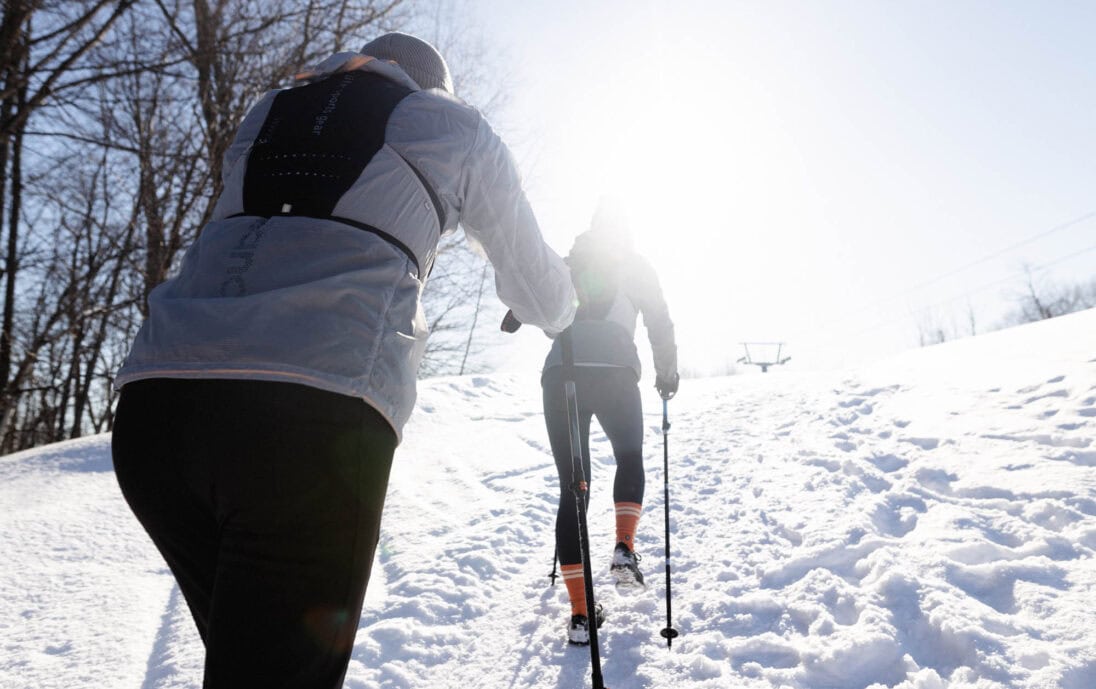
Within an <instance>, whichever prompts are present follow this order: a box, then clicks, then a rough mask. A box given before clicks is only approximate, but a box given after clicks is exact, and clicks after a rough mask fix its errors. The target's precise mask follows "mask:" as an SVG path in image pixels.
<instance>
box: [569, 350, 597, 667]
mask: <svg viewBox="0 0 1096 689" xmlns="http://www.w3.org/2000/svg"><path fill="white" fill-rule="evenodd" d="M560 338H561V340H560V345H561V347H562V349H563V394H564V397H565V398H566V400H567V421H568V426H567V429H568V432H569V435H570V438H571V477H572V480H573V483H572V484H571V490H572V491H573V492H574V494H575V505H576V509H577V510H578V546H579V552H580V553H581V554H582V578H583V583H584V584H585V586H586V620H587V627H588V628H589V631H590V665H591V667H592V672H591V674H592V679H593V682H594V689H605V680H604V679H603V678H602V676H601V657H600V655H599V650H598V643H597V604H596V603H595V602H594V575H593V571H592V570H593V568H592V567H591V565H590V535H589V533H588V531H587V529H586V495H587V492H588V491H587V488H588V486H587V483H586V473H585V471H584V470H583V466H582V436H581V429H580V428H579V422H578V393H577V392H576V391H575V353H574V348H573V345H572V342H571V329H570V328H568V329H566V330H564V331H563V333H562V334H561V335H560Z"/></svg>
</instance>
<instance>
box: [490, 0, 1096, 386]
mask: <svg viewBox="0 0 1096 689" xmlns="http://www.w3.org/2000/svg"><path fill="white" fill-rule="evenodd" d="M479 1H480V6H481V8H480V13H481V15H482V20H483V23H484V27H485V32H486V33H487V35H488V36H490V37H491V40H497V41H498V42H499V43H500V45H501V46H502V47H503V49H504V50H505V51H508V53H509V55H510V56H511V57H512V64H513V67H514V71H515V76H516V81H517V85H518V88H517V90H516V91H515V92H514V94H513V97H512V101H511V107H510V109H509V111H508V112H507V113H506V119H505V121H504V122H502V123H501V125H502V126H501V127H500V128H501V129H503V130H504V131H505V132H506V138H507V140H508V141H509V142H510V143H511V146H512V148H513V149H514V151H515V153H516V155H517V156H518V158H519V161H520V162H521V164H522V166H523V169H524V170H525V172H526V175H527V188H528V192H529V195H530V198H531V200H532V202H533V205H534V208H535V209H536V211H537V213H538V217H539V218H540V220H541V223H542V227H543V230H544V233H545V236H546V237H547V238H548V241H549V242H550V243H551V244H552V245H553V246H554V247H555V248H556V249H557V250H558V251H559V252H560V253H566V252H567V250H568V249H569V247H570V243H571V240H572V239H573V237H574V236H575V234H577V233H578V232H580V231H582V230H584V229H585V228H586V227H587V225H588V223H589V220H590V216H591V215H592V213H593V209H594V207H595V205H596V202H597V199H598V197H599V196H600V195H602V194H605V193H613V194H616V195H618V196H620V197H622V198H624V199H625V200H626V201H627V202H628V205H629V206H630V207H631V213H632V226H633V231H634V232H635V234H636V240H637V244H638V246H639V247H640V249H641V251H642V252H643V253H644V254H645V255H646V256H647V257H648V258H649V259H650V260H651V262H652V263H653V264H654V265H655V267H656V269H657V270H658V271H659V274H660V276H661V278H662V282H663V287H664V290H665V293H666V296H667V299H668V301H669V304H670V309H671V314H672V315H673V316H674V320H675V323H676V324H677V332H678V340H679V350H680V359H681V364H682V366H683V367H685V368H692V369H695V370H704V369H709V370H710V369H712V368H718V367H719V366H720V364H722V363H723V362H725V361H728V360H733V359H735V358H737V357H738V356H739V355H740V351H741V348H740V347H739V346H738V344H737V343H739V342H741V341H760V340H784V341H786V342H787V343H788V345H787V346H788V349H789V352H790V353H791V354H792V355H793V356H794V357H795V362H796V363H797V364H800V365H803V364H808V363H827V364H831V363H842V362H843V363H852V362H853V361H856V360H858V359H860V358H862V357H863V356H864V355H865V354H869V355H870V354H886V353H889V352H892V351H895V350H897V349H902V348H906V347H909V346H912V345H915V344H916V342H917V336H918V322H919V319H920V320H922V321H923V320H924V319H925V318H926V316H925V315H924V314H926V313H929V314H933V315H932V316H931V318H932V319H935V320H936V321H938V322H939V323H940V324H941V325H945V326H947V325H949V324H950V323H952V321H958V322H960V323H963V322H965V321H966V314H967V311H968V304H969V305H970V307H972V308H973V311H974V313H975V316H976V318H977V327H978V328H979V330H984V329H987V328H988V327H989V326H991V325H994V324H995V323H997V322H999V320H1000V318H1001V316H1002V314H1003V312H1004V311H1005V310H1007V308H1008V304H1007V303H1006V300H1008V299H1009V298H1010V295H1013V294H1015V293H1016V292H1017V291H1019V290H1020V289H1022V287H1023V277H1022V276H1023V269H1022V266H1023V264H1024V263H1025V262H1026V263H1028V264H1031V265H1033V266H1037V267H1038V266H1044V265H1047V266H1048V270H1049V271H1051V272H1050V273H1049V275H1050V276H1051V277H1052V278H1053V279H1054V280H1056V281H1058V282H1061V283H1069V282H1075V281H1079V280H1081V279H1090V278H1092V277H1093V276H1096V128H1094V126H1093V123H1094V122H1096V41H1093V40H1092V35H1093V34H1092V31H1093V28H1094V27H1096V4H1094V3H1083V2H1039V3H1034V2H999V1H995V2H988V1H985V2H970V1H967V2H954V3H914V2H905V3H900V2H869V1H867V0H861V1H858V2H806V1H803V2H699V1H685V0H675V1H674V2H661V3H655V2H634V1H632V2H626V1H605V2H580V1H572V0H560V1H553V2H509V1H508V0H479ZM1077 220H1079V222H1073V221H1077ZM1067 223H1072V224H1069V225H1068V226H1066V227H1061V228H1060V229H1057V230H1054V228H1056V227H1059V226H1062V225H1065V224H1067ZM1052 230H1054V231H1052ZM1040 234H1043V235H1045V236H1043V237H1040V238H1038V239H1035V240H1034V241H1030V242H1028V241H1027V240H1029V239H1032V238H1034V237H1037V236H1038V235H1040ZM1021 243H1023V245H1022V246H1016V245H1018V244H1021ZM1013 247H1014V248H1013ZM1006 249H1007V250H1006ZM1086 250H1087V253H1086ZM1071 256H1072V257H1071ZM1067 257H1071V258H1067ZM972 264H974V265H972ZM930 307H931V308H930ZM536 344H537V345H538V347H540V348H541V349H543V347H544V343H543V338H541V339H540V340H538V341H537V342H536ZM541 356H543V353H541Z"/></svg>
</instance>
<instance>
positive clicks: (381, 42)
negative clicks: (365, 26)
mask: <svg viewBox="0 0 1096 689" xmlns="http://www.w3.org/2000/svg"><path fill="white" fill-rule="evenodd" d="M360 52H361V53H362V54H363V55H371V56H373V57H375V58H377V59H379V60H392V61H394V62H395V63H396V64H398V65H399V66H400V67H402V68H403V71H405V72H407V76H409V77H411V78H412V79H414V80H415V83H416V84H418V85H419V88H422V89H445V90H446V91H448V92H449V93H453V79H452V77H450V76H449V66H448V65H446V64H445V58H443V57H442V56H441V53H439V52H438V50H437V48H435V47H434V46H432V45H430V44H429V43H427V42H426V41H424V40H422V39H420V38H415V37H414V36H409V35H408V34H405V33H398V32H394V33H386V34H384V35H383V36H380V37H378V38H374V39H373V40H372V41H369V42H368V43H366V44H365V46H364V47H363V48H362V49H361V51H360Z"/></svg>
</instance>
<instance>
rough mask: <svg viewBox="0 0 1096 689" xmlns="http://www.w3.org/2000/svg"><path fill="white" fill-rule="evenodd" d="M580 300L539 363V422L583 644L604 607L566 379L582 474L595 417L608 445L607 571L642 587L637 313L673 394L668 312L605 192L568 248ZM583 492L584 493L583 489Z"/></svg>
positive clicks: (577, 638)
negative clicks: (585, 519) (592, 600)
mask: <svg viewBox="0 0 1096 689" xmlns="http://www.w3.org/2000/svg"><path fill="white" fill-rule="evenodd" d="M566 260H567V263H568V265H569V266H570V269H571V277H572V280H573V282H574V284H575V287H576V290H577V292H578V299H579V306H578V312H577V313H576V315H575V319H574V323H573V324H572V325H571V326H570V327H569V328H568V329H567V332H566V334H565V335H564V337H559V338H556V339H555V341H554V342H553V344H552V348H551V350H550V351H549V353H548V356H547V358H546V359H545V361H544V369H543V372H542V375H541V385H542V388H543V398H544V421H545V425H546V427H547V430H548V440H549V443H550V445H551V447H552V455H553V457H554V458H555V462H556V470H557V472H558V473H559V491H560V492H559V508H558V511H557V513H556V554H557V555H558V557H559V564H560V571H561V573H562V575H563V582H564V584H566V586H567V593H568V596H569V598H570V599H571V618H570V623H569V626H568V629H567V638H568V641H570V642H571V643H574V644H587V643H589V640H590V621H591V618H593V621H594V623H595V624H597V625H599V626H600V624H601V621H602V620H603V619H604V615H603V612H602V610H601V609H600V606H597V608H595V609H594V610H589V608H588V606H587V601H586V589H585V586H584V584H585V580H584V579H583V565H582V553H581V552H580V549H579V541H578V532H579V523H578V513H577V510H576V507H577V504H576V501H577V499H578V498H577V497H576V494H575V491H574V484H575V482H576V480H577V474H576V467H575V466H573V459H572V449H571V437H570V422H571V420H570V418H569V416H568V412H567V399H566V396H565V394H564V388H563V384H564V381H566V380H573V381H574V383H575V388H576V391H577V397H578V408H577V410H576V411H577V413H578V427H579V438H578V440H579V443H580V449H581V461H582V476H584V477H585V478H586V480H587V482H588V483H592V482H593V476H592V475H591V471H590V424H591V421H592V419H593V417H595V416H596V417H597V419H598V422H599V423H600V424H601V428H602V430H603V431H604V432H605V435H606V437H607V438H608V439H609V442H610V444H611V445H612V448H613V458H614V459H615V461H616V470H615V474H614V477H613V503H614V512H615V518H616V547H615V548H614V549H613V556H612V564H611V565H610V572H611V573H612V575H613V577H614V578H615V579H616V581H617V585H618V586H622V587H627V586H643V574H642V572H641V571H640V569H639V555H638V554H637V553H636V552H635V546H636V543H635V536H636V529H637V526H638V524H639V518H640V514H641V512H642V510H643V494H644V488H645V476H644V470H643V409H642V405H641V401H640V394H639V378H640V361H639V354H638V352H637V350H636V345H635V335H636V321H637V319H638V318H639V316H640V315H642V316H643V323H644V325H645V326H646V328H647V336H648V339H649V340H650V343H651V354H652V356H653V358H654V369H655V388H656V389H657V390H658V393H659V395H660V396H661V397H662V398H663V399H667V400H668V399H670V398H671V397H673V396H674V395H675V394H677V389H678V381H679V376H678V370H677V344H676V341H675V338H674V324H673V321H672V320H671V319H670V311H669V308H668V307H667V305H666V300H665V299H664V297H663V294H662V288H661V287H660V286H659V281H658V276H657V275H656V273H655V271H654V269H653V268H652V267H651V265H650V263H648V262H647V260H646V259H644V258H643V257H642V256H640V255H639V254H638V253H636V252H635V251H634V250H633V249H632V242H631V234H630V230H629V226H628V222H627V213H626V212H625V211H624V209H623V208H622V207H621V206H619V204H617V203H613V202H611V200H609V199H605V200H603V201H602V203H601V204H600V205H599V207H598V210H597V213H595V215H594V218H593V221H592V222H591V225H590V229H589V230H588V231H586V232H584V233H582V234H580V235H579V236H578V237H576V238H575V243H574V246H573V247H572V248H571V252H570V254H568V256H567V259H566ZM565 338H566V339H569V340H570V341H571V346H572V357H573V359H574V361H573V362H572V363H573V366H572V367H570V370H568V362H565V361H564V353H563V341H564V339H565ZM586 495H587V498H586V499H587V500H588V499H589V498H588V493H587V494H586Z"/></svg>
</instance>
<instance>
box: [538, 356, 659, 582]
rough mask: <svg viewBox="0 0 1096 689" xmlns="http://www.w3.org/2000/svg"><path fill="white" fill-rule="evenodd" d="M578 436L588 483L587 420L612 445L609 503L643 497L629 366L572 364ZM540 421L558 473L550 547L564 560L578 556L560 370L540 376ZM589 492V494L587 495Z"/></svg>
mask: <svg viewBox="0 0 1096 689" xmlns="http://www.w3.org/2000/svg"><path fill="white" fill-rule="evenodd" d="M574 370H575V388H576V392H577V395H578V416H579V436H580V439H581V441H582V465H583V466H582V471H583V474H584V475H585V476H586V482H587V484H588V485H591V486H592V485H593V480H592V479H593V478H595V477H593V476H591V473H590V421H591V419H592V417H594V416H596V417H597V420H598V423H600V424H601V428H602V430H604V431H605V435H606V436H607V437H608V438H609V442H610V444H612V446H613V456H614V457H615V459H616V476H615V478H614V480H613V502H636V503H642V502H643V488H644V475H643V409H642V406H641V403H640V397H639V386H638V382H637V381H636V375H635V372H634V371H633V370H632V369H631V368H625V367H619V366H576V367H575V369H574ZM541 384H542V386H543V389H544V390H543V393H544V420H545V423H546V424H547V426H548V441H549V443H550V444H551V446H552V455H553V456H554V457H555V461H556V470H557V471H558V472H559V511H558V512H557V514H556V552H557V553H559V561H560V563H561V564H564V565H571V564H578V563H579V562H581V561H582V558H581V555H580V552H579V545H578V514H577V511H576V502H575V495H574V492H573V490H572V484H573V483H574V477H573V474H572V468H571V464H572V462H571V442H570V435H569V433H568V422H567V404H566V399H565V397H564V393H563V369H562V368H561V367H558V366H557V367H553V368H549V369H548V370H547V371H545V373H544V376H543V377H542V380H541ZM587 496H589V494H587Z"/></svg>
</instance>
